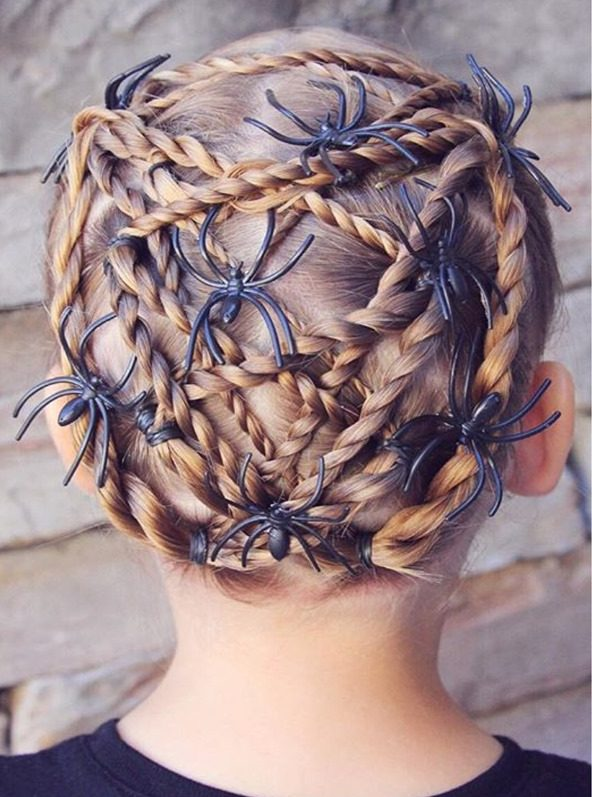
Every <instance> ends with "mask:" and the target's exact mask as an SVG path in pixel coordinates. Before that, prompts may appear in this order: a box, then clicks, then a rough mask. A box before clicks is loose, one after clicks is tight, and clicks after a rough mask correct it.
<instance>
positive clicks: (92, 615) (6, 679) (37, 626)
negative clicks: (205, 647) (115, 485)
mask: <svg viewBox="0 0 592 797" xmlns="http://www.w3.org/2000/svg"><path fill="white" fill-rule="evenodd" d="M0 629H1V631H0V636H1V637H2V652H1V655H0V685H1V686H12V685H15V684H18V683H21V682H22V681H25V680H27V679H30V678H35V677H37V676H41V675H43V676H48V675H55V674H58V673H71V672H79V671H80V670H84V669H90V668H94V667H98V666H101V665H105V664H107V663H116V662H117V660H119V659H125V658H127V657H130V656H132V657H137V658H140V659H142V658H143V657H145V659H146V660H147V661H154V660H155V659H157V658H164V657H166V656H167V655H168V654H169V653H170V651H171V650H172V647H173V643H174V632H173V627H172V620H171V616H170V611H169V608H168V604H167V603H166V600H165V597H164V592H163V587H162V584H161V581H160V577H159V573H158V570H157V568H156V565H155V560H154V558H153V556H152V554H149V552H148V551H147V550H146V549H145V548H144V547H140V546H139V545H138V544H134V543H132V542H131V541H129V540H128V539H127V538H125V537H124V536H123V535H122V534H119V533H118V532H110V533H108V534H104V533H98V532H92V533H85V534H82V535H80V536H78V537H75V538H72V539H69V540H65V541H61V542H59V543H54V544H51V545H46V546H43V547H39V548H34V549H28V550H23V551H12V552H4V553H1V554H0Z"/></svg>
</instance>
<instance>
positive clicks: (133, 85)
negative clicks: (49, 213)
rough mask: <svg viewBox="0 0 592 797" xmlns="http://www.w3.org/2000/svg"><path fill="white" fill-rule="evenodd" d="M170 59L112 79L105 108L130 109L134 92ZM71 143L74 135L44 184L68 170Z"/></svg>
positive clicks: (45, 174) (57, 155)
mask: <svg viewBox="0 0 592 797" xmlns="http://www.w3.org/2000/svg"><path fill="white" fill-rule="evenodd" d="M168 58H170V55H169V54H168V53H167V54H165V55H155V56H154V58H150V59H148V61H142V63H141V64H138V65H137V66H133V67H131V69H127V70H126V71H125V72H121V73H120V74H119V75H115V77H113V78H111V80H110V81H109V82H108V83H107V85H106V87H105V108H108V109H109V110H121V109H123V108H128V107H129V104H130V102H131V100H132V97H133V96H134V92H135V90H136V89H137V88H138V86H139V85H140V83H141V82H142V81H143V80H144V78H145V77H146V76H147V75H148V74H149V73H150V72H152V70H153V69H156V67H157V66H160V64H162V63H164V61H166V60H167V59H168ZM130 78H131V80H130ZM126 81H127V83H126ZM122 86H123V87H122ZM71 143H72V134H70V136H69V137H68V140H67V141H65V142H64V143H63V144H62V146H61V147H60V148H59V149H58V151H57V152H56V153H55V155H54V156H53V158H52V159H51V161H50V162H49V165H48V166H47V168H46V169H45V171H44V172H43V176H42V177H41V182H42V183H45V182H47V180H49V178H50V177H51V175H52V174H55V177H54V182H56V183H57V182H59V180H60V177H61V176H62V174H63V173H64V169H65V168H66V162H67V160H68V147H69V146H70V144H71Z"/></svg>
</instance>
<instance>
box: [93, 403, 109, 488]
mask: <svg viewBox="0 0 592 797" xmlns="http://www.w3.org/2000/svg"><path fill="white" fill-rule="evenodd" d="M94 403H96V405H97V407H98V408H99V413H100V415H101V418H102V420H103V435H102V436H103V441H102V447H101V461H100V463H99V471H98V473H97V487H98V488H99V489H100V488H101V487H104V486H105V472H106V470H107V458H108V455H109V438H110V436H111V421H110V419H109V413H108V412H107V410H106V408H105V405H104V404H103V402H102V401H101V400H100V399H95V400H94Z"/></svg>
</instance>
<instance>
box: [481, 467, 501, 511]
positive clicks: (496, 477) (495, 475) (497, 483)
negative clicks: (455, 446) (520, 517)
mask: <svg viewBox="0 0 592 797" xmlns="http://www.w3.org/2000/svg"><path fill="white" fill-rule="evenodd" d="M484 456H485V462H486V463H487V466H488V467H489V473H490V474H491V479H492V481H493V485H494V488H495V500H494V502H493V504H492V505H491V507H490V509H489V512H488V514H489V517H493V516H494V515H495V513H496V512H497V510H498V509H499V508H500V504H501V502H502V498H503V497H504V486H503V484H502V477H501V476H500V472H499V470H498V468H497V465H496V464H495V459H494V458H493V455H492V454H491V453H490V452H489V451H486V452H485V454H484Z"/></svg>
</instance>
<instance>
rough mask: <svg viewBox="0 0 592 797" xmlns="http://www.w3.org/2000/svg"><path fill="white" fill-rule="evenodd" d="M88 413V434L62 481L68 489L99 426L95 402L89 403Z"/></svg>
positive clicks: (85, 434) (85, 435)
mask: <svg viewBox="0 0 592 797" xmlns="http://www.w3.org/2000/svg"><path fill="white" fill-rule="evenodd" d="M88 412H89V418H88V426H87V427H86V432H85V433H84V437H83V438H82V442H81V443H80V447H79V448H78V452H77V453H76V456H75V457H74V461H73V462H72V464H71V465H70V467H69V468H68V472H67V473H66V475H65V476H64V480H63V481H62V484H63V485H64V487H67V485H68V484H69V483H70V479H71V478H72V476H73V475H74V473H75V472H76V469H77V468H78V466H79V465H80V463H81V462H82V458H83V457H84V454H85V453H86V449H87V448H88V446H89V443H90V441H91V438H92V435H93V432H94V430H95V428H96V425H97V410H96V407H95V403H94V401H90V402H89V404H88Z"/></svg>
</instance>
